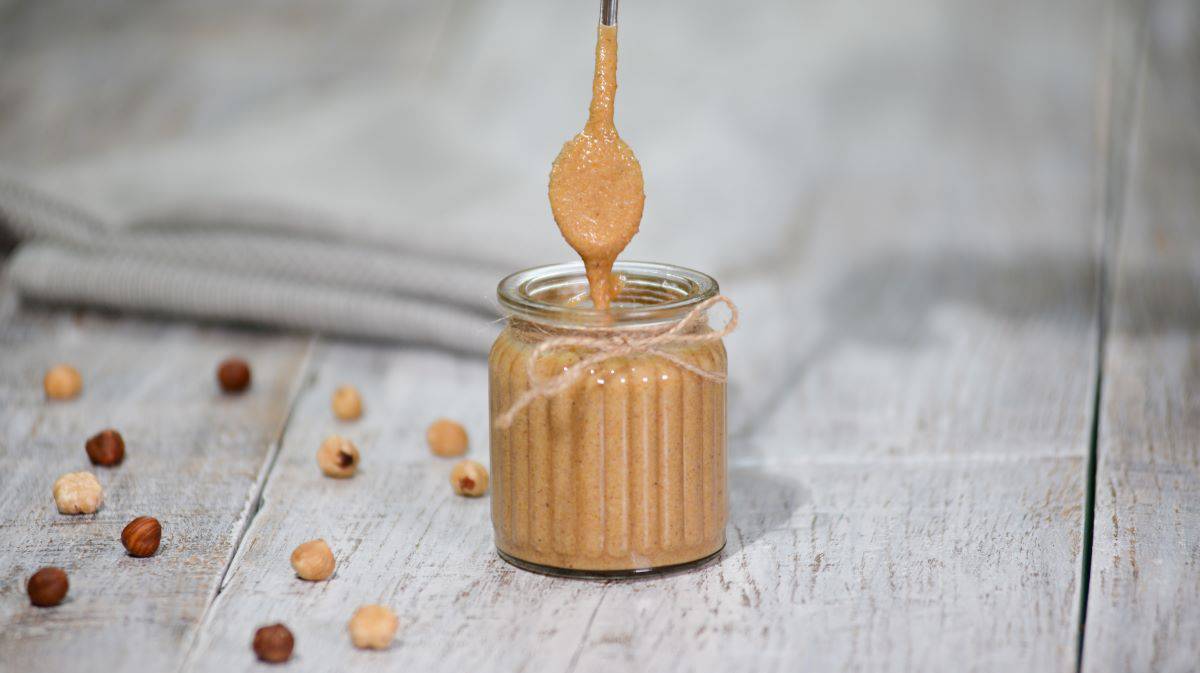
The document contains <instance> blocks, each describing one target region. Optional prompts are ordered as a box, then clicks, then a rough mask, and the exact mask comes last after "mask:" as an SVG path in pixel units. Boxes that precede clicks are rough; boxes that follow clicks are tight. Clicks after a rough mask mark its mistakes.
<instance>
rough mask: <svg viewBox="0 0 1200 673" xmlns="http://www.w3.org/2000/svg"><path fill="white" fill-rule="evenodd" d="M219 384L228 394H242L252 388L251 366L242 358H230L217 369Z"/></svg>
mask: <svg viewBox="0 0 1200 673" xmlns="http://www.w3.org/2000/svg"><path fill="white" fill-rule="evenodd" d="M217 382H218V383H220V384H221V390H224V391H225V392H227V393H240V392H242V391H244V390H245V389H247V388H249V387H250V365H249V364H247V363H246V361H245V360H243V359H241V358H229V359H227V360H225V361H224V362H222V363H221V365H220V366H219V367H217Z"/></svg>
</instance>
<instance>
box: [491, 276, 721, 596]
mask: <svg viewBox="0 0 1200 673" xmlns="http://www.w3.org/2000/svg"><path fill="white" fill-rule="evenodd" d="M614 272H615V273H616V274H617V275H618V276H619V277H620V278H621V293H620V295H619V296H618V298H617V299H616V301H614V302H613V304H612V306H611V307H610V308H609V310H608V311H597V310H595V309H594V308H592V307H591V303H590V302H589V301H587V294H588V284H587V279H586V276H585V275H584V271H583V265H582V264H579V263H574V264H557V265H551V266H543V267H538V268H534V269H529V270H527V271H521V272H519V273H515V274H513V275H511V276H509V277H508V278H505V279H504V280H503V281H502V282H501V283H500V286H499V288H498V294H499V299H500V304H501V306H502V307H503V308H504V310H505V312H506V314H507V317H508V322H507V326H506V327H505V329H504V330H503V332H501V334H500V336H499V337H498V338H497V339H496V343H495V344H494V345H493V346H492V351H491V355H490V356H489V360H488V362H489V367H488V379H489V385H490V417H491V466H492V480H493V481H492V483H493V489H492V525H493V527H494V529H495V533H496V547H497V549H498V551H499V553H500V556H501V557H503V558H504V559H505V560H507V561H508V562H510V563H512V564H514V565H516V566H518V567H521V568H525V569H527V570H533V571H536V572H543V573H548V574H557V575H571V576H601V577H620V576H629V575H640V574H643V573H650V572H656V571H664V570H674V569H677V568H681V567H689V566H693V565H699V564H702V563H704V562H705V561H708V560H709V559H712V558H714V557H715V556H716V555H717V554H718V553H719V552H720V551H721V548H722V547H724V545H725V524H726V520H727V518H728V500H727V491H726V454H725V382H724V377H725V371H726V357H725V346H724V344H723V343H722V341H721V338H720V334H717V333H715V332H714V331H713V330H712V328H711V327H710V326H709V324H708V319H707V316H706V315H703V314H701V315H697V316H692V318H691V319H688V320H685V318H687V317H688V316H689V314H690V313H692V312H693V309H695V308H696V307H697V306H699V305H700V304H702V303H704V302H706V301H708V300H709V299H710V298H713V297H716V296H717V294H718V287H717V283H716V281H714V280H713V279H712V278H710V277H709V276H707V275H705V274H702V273H699V272H697V271H692V270H690V269H684V268H681V267H677V266H670V265H666V264H651V263H644V262H618V263H617V265H616V266H615V267H614ZM672 328H674V331H675V332H678V335H677V336H682V337H683V338H682V339H668V340H662V341H661V343H656V344H654V345H653V347H652V348H645V349H642V348H640V347H637V346H636V345H635V346H634V347H633V348H625V349H624V350H623V351H618V352H615V353H614V354H613V355H612V356H611V357H608V356H607V355H598V354H599V353H608V352H610V351H611V350H612V348H609V347H605V346H603V345H598V344H606V343H613V344H616V343H626V344H628V341H625V342H620V341H619V340H620V339H635V340H636V339H644V338H645V337H647V336H655V335H662V334H663V333H664V332H666V331H667V330H672ZM596 339H599V340H601V341H599V342H596V341H594V340H596ZM580 341H585V342H588V343H579V342H580ZM564 342H565V343H564ZM572 342H575V343H572ZM597 357H599V358H601V359H600V360H599V361H593V362H592V363H590V364H586V365H584V366H583V367H577V368H576V370H575V373H577V374H581V376H579V378H578V379H576V380H573V381H567V382H566V383H568V384H569V385H566V386H565V387H564V388H563V389H562V390H560V391H558V392H555V393H553V394H548V395H545V396H540V397H537V398H535V399H533V400H532V401H531V402H530V403H529V404H528V406H526V407H524V408H522V409H520V410H519V411H518V412H517V413H516V414H510V416H511V424H510V425H507V426H506V424H505V423H504V422H499V421H498V419H501V418H503V417H504V414H505V412H506V411H508V410H510V409H511V408H512V405H513V403H514V402H515V401H518V400H521V399H522V396H525V397H528V395H527V394H526V393H527V391H529V390H530V387H531V378H530V374H531V371H532V374H533V376H535V377H536V383H538V384H539V385H541V384H544V383H546V382H548V381H553V380H554V379H555V377H557V376H564V375H568V374H570V373H571V368H572V366H573V365H577V364H580V363H582V362H583V361H584V360H587V359H592V360H596V358H597ZM531 358H532V363H533V364H532V365H531ZM681 363H682V365H681ZM683 365H686V366H683ZM531 367H532V370H531ZM559 382H560V383H563V381H561V380H560V381H559Z"/></svg>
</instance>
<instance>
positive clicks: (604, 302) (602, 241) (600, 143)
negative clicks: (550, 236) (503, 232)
mask: <svg viewBox="0 0 1200 673" xmlns="http://www.w3.org/2000/svg"><path fill="white" fill-rule="evenodd" d="M616 93H617V0H604V1H603V3H602V6H601V10H600V25H599V27H598V29H597V37H596V74H595V77H594V78H593V80H592V104H591V106H590V107H589V108H588V120H587V123H586V124H585V125H584V127H583V131H582V132H581V133H580V134H579V135H577V136H575V137H574V138H572V139H571V140H569V141H567V143H566V144H565V145H563V148H562V151H561V152H559V154H558V158H557V159H555V160H554V166H553V167H552V168H551V169H550V210H551V211H552V212H553V213H554V221H555V222H557V223H558V228H559V230H560V231H562V235H563V238H565V239H567V243H568V244H570V246H571V247H572V248H574V249H575V251H576V252H578V253H579V256H580V257H581V258H583V264H584V267H585V269H586V270H587V277H588V285H589V286H590V288H591V296H592V303H593V304H594V305H595V307H596V308H598V309H602V310H603V309H607V308H608V305H609V303H610V302H611V301H612V300H613V298H615V297H616V295H617V294H618V291H619V288H618V283H617V279H616V278H615V277H614V276H613V273H612V266H613V262H615V261H616V259H617V255H619V254H620V253H621V251H622V250H624V249H625V246H626V245H629V240H630V239H632V238H633V235H634V234H636V233H637V230H638V225H639V224H640V223H641V221H642V206H643V205H644V204H645V202H646V195H645V192H644V183H643V181H642V167H641V165H640V164H638V160H637V157H636V156H634V154H633V150H631V149H629V146H628V145H626V144H625V141H623V140H621V137H620V136H619V135H617V129H616V127H615V126H614V125H613V103H614V99H615V97H616Z"/></svg>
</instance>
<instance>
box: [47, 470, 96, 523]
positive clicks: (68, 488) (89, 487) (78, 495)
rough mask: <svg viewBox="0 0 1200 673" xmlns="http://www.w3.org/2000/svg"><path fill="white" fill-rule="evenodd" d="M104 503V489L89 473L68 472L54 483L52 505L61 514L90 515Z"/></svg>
mask: <svg viewBox="0 0 1200 673" xmlns="http://www.w3.org/2000/svg"><path fill="white" fill-rule="evenodd" d="M102 502H104V489H103V488H101V487H100V482H99V481H97V480H96V475H94V474H92V473H91V472H68V473H67V474H64V475H63V476H61V477H59V478H58V479H57V480H56V481H55V482H54V504H56V505H58V511H59V512H60V513H62V514H91V513H93V512H95V511H96V510H98V509H100V503H102Z"/></svg>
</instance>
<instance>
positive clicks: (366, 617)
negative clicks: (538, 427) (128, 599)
mask: <svg viewBox="0 0 1200 673" xmlns="http://www.w3.org/2000/svg"><path fill="white" fill-rule="evenodd" d="M251 381H252V374H251V370H250V365H249V364H248V363H247V362H246V361H245V360H242V359H240V358H229V359H227V360H224V361H223V362H221V363H220V365H219V366H218V367H217V383H218V384H219V386H220V388H221V390H222V391H224V392H225V393H226V394H231V395H236V394H240V393H243V392H245V391H246V390H247V389H249V388H250V384H251ZM43 387H44V389H45V392H46V396H47V397H48V398H49V399H52V400H69V399H73V398H75V397H78V396H79V394H80V392H81V391H82V389H83V377H82V375H80V373H79V371H78V370H77V369H75V368H74V367H71V366H70V365H65V364H60V365H56V366H54V367H52V368H51V369H50V370H49V371H47V373H46V375H45V378H44V379H43ZM331 406H332V409H333V413H334V416H336V417H337V418H338V419H339V420H341V421H355V420H357V419H359V418H361V417H362V413H363V402H362V395H361V394H359V392H358V390H357V389H356V388H354V387H353V386H348V385H344V386H340V387H338V388H337V389H336V390H335V391H334V393H333V398H332V401H331ZM426 441H427V442H428V444H429V450H430V451H431V452H432V453H433V454H434V455H436V456H441V457H459V456H462V455H464V454H465V453H466V452H467V449H468V446H469V441H468V437H467V431H466V429H465V428H463V426H462V425H461V424H459V423H457V422H455V421H452V420H450V419H445V418H442V419H438V420H437V421H435V422H434V423H433V424H431V425H430V426H429V428H428V430H427V431H426ZM84 450H85V451H86V453H87V456H88V459H89V460H90V461H91V462H92V464H93V465H97V466H101V467H115V466H117V465H120V464H121V463H122V462H123V461H124V459H125V440H124V438H123V437H122V436H121V433H120V432H118V431H117V430H115V429H111V428H109V429H106V430H102V431H101V432H99V433H97V434H95V435H94V436H92V437H91V438H89V439H88V440H87V442H86V443H85V445H84ZM359 460H360V454H359V451H358V448H357V447H356V446H355V445H354V442H352V441H351V440H349V439H347V438H346V437H344V436H341V435H331V436H329V437H328V438H326V439H325V441H324V442H322V443H321V446H320V448H319V449H318V450H317V465H318V467H319V468H320V469H321V472H322V473H324V474H325V475H326V476H328V477H333V478H337V479H345V478H349V477H352V476H354V474H355V473H356V472H357V470H358V465H359ZM450 484H451V487H452V488H453V489H454V492H455V493H457V494H458V495H462V496H470V497H478V496H481V495H483V494H484V493H486V492H487V488H488V473H487V468H485V467H484V466H483V465H481V464H480V463H478V462H476V461H473V460H461V461H459V462H458V463H456V464H455V465H454V467H453V468H452V469H451V471H450ZM53 493H54V501H55V504H56V505H57V507H58V511H59V512H60V513H63V514H92V513H94V512H96V511H97V510H98V509H99V508H100V506H101V504H102V503H103V501H104V489H103V488H102V487H101V485H100V482H99V480H97V479H96V476H95V475H94V474H92V473H91V472H71V473H67V474H64V475H62V476H61V477H59V478H58V479H57V480H56V481H55V482H54V488H53ZM161 540H162V525H161V524H160V523H159V521H158V520H157V519H155V518H153V517H149V516H140V517H137V518H136V519H134V520H132V521H130V522H129V524H128V525H126V526H125V528H124V530H122V532H121V543H122V544H123V545H124V547H125V550H126V551H127V553H128V554H129V555H130V556H135V557H149V556H153V555H154V554H155V552H157V551H158V547H159V544H160V542H161ZM291 564H292V568H293V570H295V572H296V576H297V577H299V578H300V579H303V580H307V581H312V582H320V581H324V580H327V579H329V578H330V577H332V576H333V573H334V569H335V566H336V561H335V559H334V556H333V550H332V549H331V548H330V547H329V544H328V543H327V542H325V540H322V539H317V540H310V541H308V542H305V543H303V544H301V545H299V546H297V547H296V548H295V549H294V550H293V551H292V555H291ZM69 586H70V582H69V580H68V578H67V573H66V572H65V571H64V570H62V569H61V568H54V567H47V568H42V569H40V570H38V571H37V572H36V573H34V574H33V575H32V576H31V577H30V578H29V581H28V583H27V586H26V588H27V590H28V593H29V599H30V602H32V603H33V604H34V605H36V606H40V607H49V606H55V605H58V604H60V603H61V602H62V601H63V600H64V599H65V597H66V595H67V590H68V588H69ZM399 624H400V620H399V618H398V617H397V616H396V614H395V613H394V612H392V611H391V610H390V609H388V608H387V607H386V606H383V605H364V606H362V607H360V608H359V609H358V610H357V611H356V612H355V613H354V615H353V617H352V618H351V619H350V622H349V624H348V628H349V632H350V638H351V641H352V642H353V643H354V645H355V647H359V648H364V649H385V648H387V647H388V646H389V645H390V644H391V642H392V640H393V639H394V638H395V635H396V631H397V629H398V628H399ZM252 645H253V649H254V652H255V654H256V655H257V656H258V658H259V659H260V660H262V661H265V662H272V663H281V662H284V661H287V660H288V659H290V658H291V655H292V650H293V648H294V647H295V638H294V637H293V635H292V633H291V631H290V630H288V628H287V627H286V626H284V625H283V624H272V625H269V626H264V627H262V628H260V629H258V630H257V631H256V632H255V634H254V640H253V643H252Z"/></svg>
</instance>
